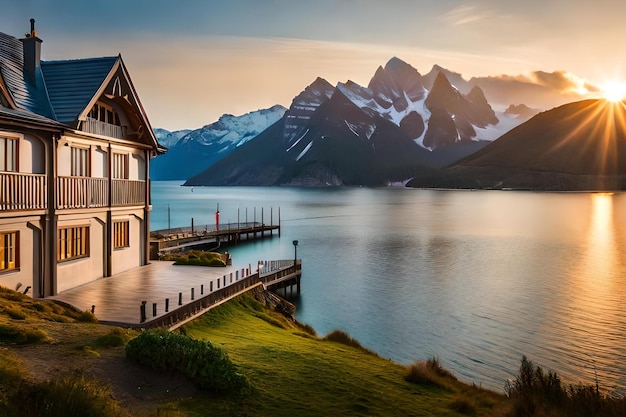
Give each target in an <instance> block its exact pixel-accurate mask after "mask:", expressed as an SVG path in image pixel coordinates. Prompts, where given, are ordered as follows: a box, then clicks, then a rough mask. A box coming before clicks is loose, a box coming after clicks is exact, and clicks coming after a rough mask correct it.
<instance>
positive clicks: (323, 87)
mask: <svg viewBox="0 0 626 417" xmlns="http://www.w3.org/2000/svg"><path fill="white" fill-rule="evenodd" d="M435 71H438V72H437V73H436V74H435ZM446 74H448V75H449V76H450V77H451V78H453V79H455V80H456V81H457V82H458V83H461V84H462V88H463V90H466V93H465V94H464V93H463V92H462V91H461V89H460V88H458V87H456V86H455V85H454V84H453V83H451V82H450V80H449V79H448V75H446ZM428 75H429V77H431V78H433V77H434V78H433V80H432V82H431V81H430V79H427V78H425V77H423V76H422V75H421V74H420V73H419V72H418V71H417V70H416V69H415V68H413V67H412V66H410V65H409V64H407V63H405V62H404V61H402V60H400V59H398V58H392V59H391V60H389V62H387V64H386V65H385V66H384V67H379V68H378V69H377V71H376V73H375V74H374V76H373V77H372V79H371V81H370V82H369V84H368V86H367V87H363V86H361V85H359V84H357V83H355V82H353V81H347V82H345V83H338V84H337V85H336V86H335V87H332V85H331V84H329V83H328V82H327V81H325V80H323V79H321V78H317V79H316V80H315V81H314V82H313V83H312V84H311V85H309V86H308V87H306V88H305V89H304V91H302V92H301V93H300V94H299V95H298V96H296V97H295V98H294V100H293V102H292V104H291V106H290V108H289V110H287V111H286V112H285V115H284V116H283V118H282V120H281V121H280V122H278V123H276V124H275V125H273V126H272V127H270V128H269V129H267V130H266V131H264V132H263V133H261V134H260V135H259V136H258V137H257V138H255V139H254V140H253V141H251V142H250V143H249V144H248V145H247V146H244V147H241V148H240V149H238V150H237V151H236V152H233V153H232V154H231V155H229V157H227V158H224V159H223V160H221V161H218V162H217V163H216V164H214V165H213V166H212V167H210V168H208V169H207V170H206V171H204V172H202V173H200V174H199V175H197V176H195V177H193V178H190V179H189V180H188V181H187V184H188V185H202V184H206V185H222V184H232V185H235V184H236V185H278V184H291V185H342V184H364V185H365V184H366V185H374V184H385V183H387V182H390V181H398V180H403V179H408V178H410V177H411V176H414V175H418V174H419V172H421V171H422V170H424V169H428V167H439V166H442V165H446V164H449V163H451V162H454V161H456V160H458V159H460V158H462V157H464V156H467V155H469V154H470V153H472V152H474V151H476V150H478V149H480V148H482V147H483V146H485V145H486V144H487V143H489V141H492V140H494V139H496V138H497V137H498V136H500V135H501V134H503V133H505V132H506V131H508V130H509V129H511V128H512V127H514V126H515V125H517V124H519V123H521V122H523V120H520V119H517V118H516V117H514V116H512V115H504V114H502V113H500V114H498V115H496V113H495V112H494V110H493V109H492V108H491V106H490V105H489V103H488V102H487V99H486V98H485V95H484V94H483V92H482V90H481V89H480V88H479V87H478V86H472V85H469V83H468V82H467V81H464V80H463V79H462V78H461V77H460V75H458V74H456V73H453V72H451V71H448V70H445V69H443V68H441V67H437V66H435V67H433V70H431V72H430V73H429V74H428ZM427 85H428V86H430V88H428V87H427Z"/></svg>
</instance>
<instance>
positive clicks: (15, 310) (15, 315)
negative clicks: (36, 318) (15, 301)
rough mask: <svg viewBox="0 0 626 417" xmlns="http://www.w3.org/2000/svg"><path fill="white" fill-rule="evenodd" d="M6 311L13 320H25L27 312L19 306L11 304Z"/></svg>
mask: <svg viewBox="0 0 626 417" xmlns="http://www.w3.org/2000/svg"><path fill="white" fill-rule="evenodd" d="M4 312H5V313H6V314H7V315H8V316H9V317H11V318H12V319H13V320H25V319H26V313H24V311H23V310H22V309H21V308H19V307H18V306H10V307H6V308H5V309H4Z"/></svg>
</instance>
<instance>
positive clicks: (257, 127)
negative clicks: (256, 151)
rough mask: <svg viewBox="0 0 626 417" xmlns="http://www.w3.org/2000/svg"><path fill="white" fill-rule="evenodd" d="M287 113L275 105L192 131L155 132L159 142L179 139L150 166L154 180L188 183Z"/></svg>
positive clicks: (224, 116)
mask: <svg viewBox="0 0 626 417" xmlns="http://www.w3.org/2000/svg"><path fill="white" fill-rule="evenodd" d="M286 110H287V109H286V108H284V107H283V106H280V105H275V106H273V107H271V108H269V109H263V110H258V111H253V112H250V113H247V114H244V115H242V116H233V115H231V114H225V115H223V116H221V117H220V118H219V120H218V121H216V122H214V123H211V124H209V125H206V126H204V127H202V128H200V129H196V130H192V131H186V133H182V134H181V132H185V131H177V132H167V131H166V130H163V129H155V133H156V134H157V138H158V139H159V142H160V143H161V144H163V145H165V146H167V145H166V143H167V142H165V143H164V142H161V137H165V138H166V140H172V141H173V139H172V138H176V137H177V136H178V137H179V138H178V140H176V141H175V142H174V145H173V146H172V145H170V149H169V151H168V152H167V153H165V154H164V155H161V156H158V157H157V158H155V159H154V161H153V162H152V164H151V177H152V179H154V180H174V179H187V178H189V177H190V176H192V175H195V174H197V173H198V172H200V171H202V170H203V169H205V168H207V167H208V166H209V165H211V164H212V163H213V162H215V161H217V160H218V159H221V158H223V157H224V156H226V155H228V154H229V153H231V152H232V151H233V150H235V149H237V148H238V147H239V146H241V145H243V144H245V143H246V142H248V141H249V140H251V139H252V138H254V137H256V136H257V135H258V134H259V133H261V132H263V131H264V130H265V129H267V128H268V127H269V126H271V125H272V124H274V123H276V122H277V121H278V120H280V119H281V118H282V117H283V115H284V113H285V111H286Z"/></svg>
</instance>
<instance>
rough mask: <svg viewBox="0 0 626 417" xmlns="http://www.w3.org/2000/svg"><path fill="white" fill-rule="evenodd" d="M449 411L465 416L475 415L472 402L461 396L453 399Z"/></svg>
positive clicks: (474, 406)
mask: <svg viewBox="0 0 626 417" xmlns="http://www.w3.org/2000/svg"><path fill="white" fill-rule="evenodd" d="M450 409H451V410H454V411H456V412H457V413H459V414H464V415H466V416H473V415H476V405H475V404H474V401H472V400H470V399H468V398H466V397H463V396H457V397H455V398H454V399H453V400H452V402H451V403H450Z"/></svg>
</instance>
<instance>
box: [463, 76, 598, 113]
mask: <svg viewBox="0 0 626 417" xmlns="http://www.w3.org/2000/svg"><path fill="white" fill-rule="evenodd" d="M471 82H473V83H475V84H477V85H479V86H480V87H481V88H482V89H483V91H484V92H485V96H486V97H487V99H488V100H489V101H490V102H491V101H492V102H495V103H498V104H501V105H506V104H507V103H508V104H519V103H524V104H526V105H529V106H531V107H538V108H544V109H545V108H550V107H553V106H558V105H561V104H565V103H569V102H573V101H578V100H582V99H585V98H590V97H591V96H593V95H594V94H595V93H597V92H598V91H599V90H600V89H599V88H598V87H597V86H595V85H593V84H592V83H590V82H589V81H587V80H585V79H584V78H581V77H578V76H576V75H574V74H572V73H570V72H568V71H553V72H546V71H532V72H529V73H526V74H521V75H498V76H493V77H477V78H473V79H472V80H471Z"/></svg>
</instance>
